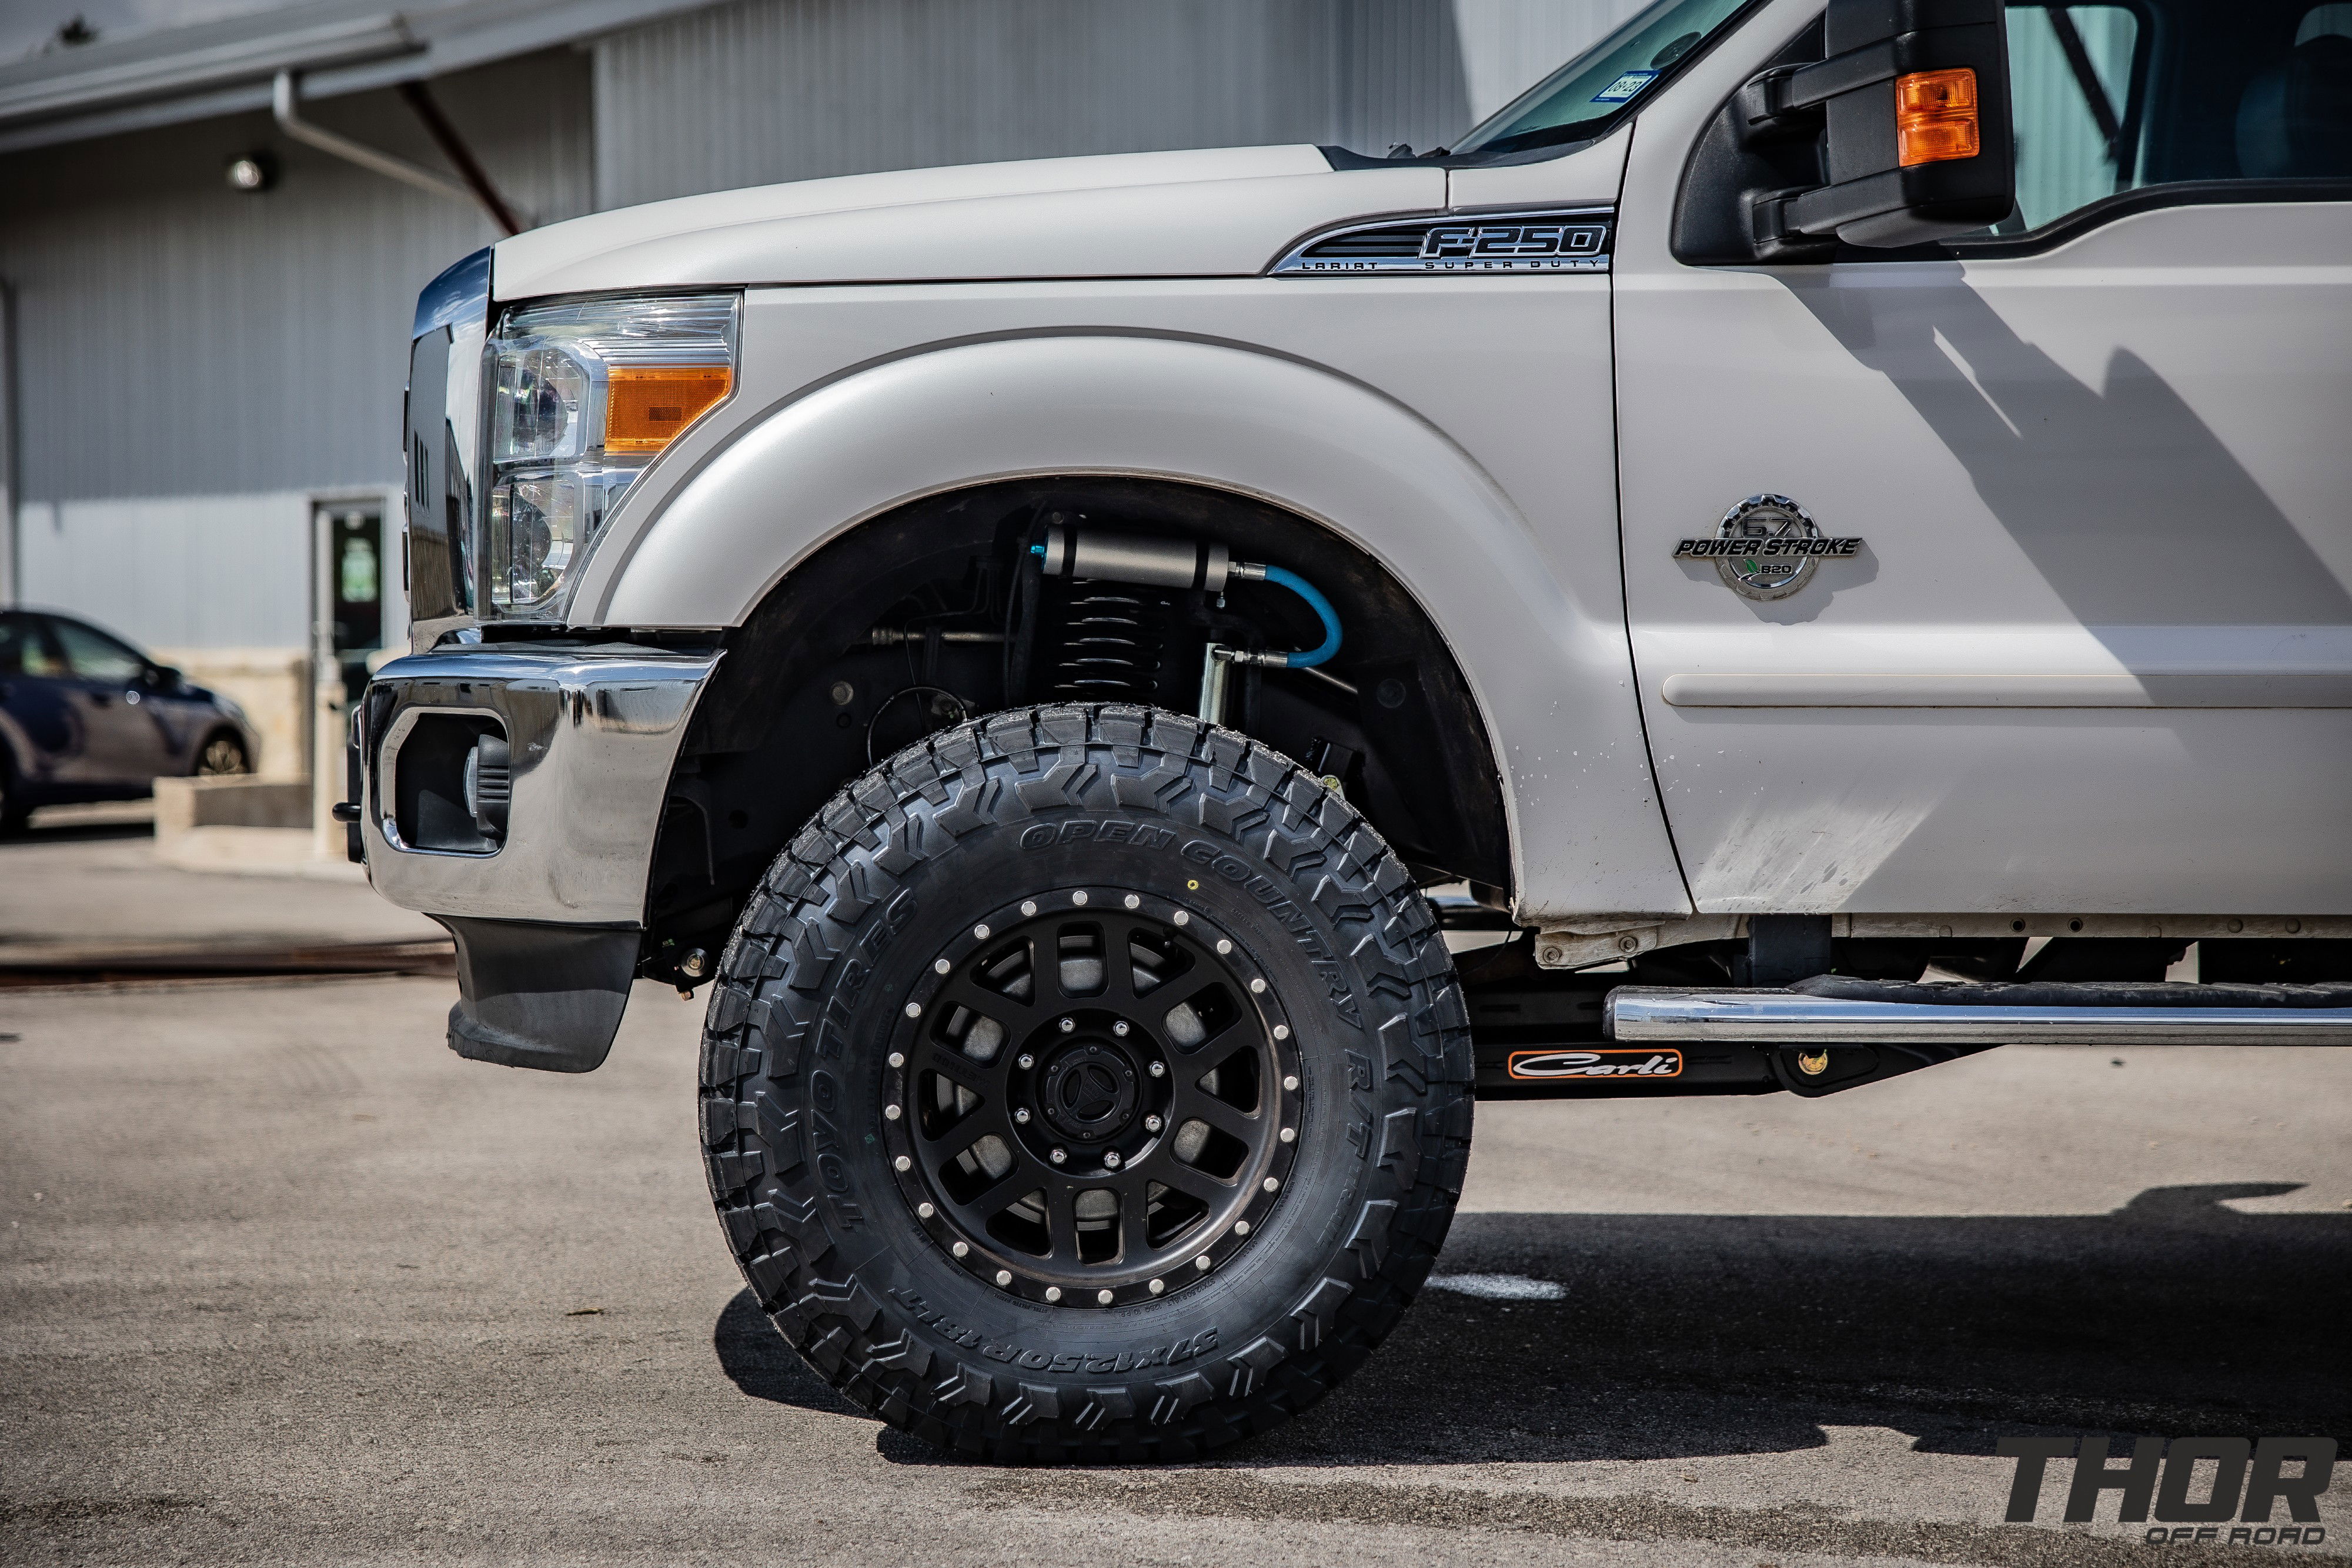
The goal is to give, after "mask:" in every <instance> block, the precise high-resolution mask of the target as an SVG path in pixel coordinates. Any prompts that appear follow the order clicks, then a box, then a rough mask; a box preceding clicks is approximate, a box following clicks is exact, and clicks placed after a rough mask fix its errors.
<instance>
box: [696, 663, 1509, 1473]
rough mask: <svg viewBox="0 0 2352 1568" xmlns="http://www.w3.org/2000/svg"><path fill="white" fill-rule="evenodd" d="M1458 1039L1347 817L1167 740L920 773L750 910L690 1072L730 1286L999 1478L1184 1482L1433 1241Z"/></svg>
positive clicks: (1351, 1352)
mask: <svg viewBox="0 0 2352 1568" xmlns="http://www.w3.org/2000/svg"><path fill="white" fill-rule="evenodd" d="M1470 1082H1471V1057H1470V1038H1469V1030H1468V1027H1467V1015H1466V1012H1465V1009H1464V1005H1463V1001H1462V996H1461V992H1460V990H1459V988H1457V986H1456V984H1455V981H1454V969H1453V964H1452V961H1451V959H1450V957H1449V956H1448V955H1447V952H1446V948H1445V945H1444V939H1443V937H1442V935H1441V934H1440V932H1439V931H1438V929H1437V926H1436V922H1435V919H1434V917H1433V915H1432V914H1431V912H1430V909H1429V906H1428V904H1427V903H1426V902H1425V901H1424V900H1423V898H1422V896H1421V894H1420V893H1419V892H1418V890H1416V889H1415V887H1414V886H1413V884H1412V878H1411V877H1410V876H1408V875H1407V873H1405V870H1404V868H1403V867H1402V864H1400V863H1399V862H1398V861H1397V860H1396V858H1395V857H1394V856H1393V855H1392V854H1391V852H1390V851H1389V848H1388V846H1387V845H1386V844H1385V843H1384V842H1383V841H1381V838H1380V837H1379V835H1378V834H1376V833H1375V832H1374V831H1372V829H1371V828H1370V826H1369V825H1368V824H1366V823H1365V821H1363V819H1362V818H1360V816H1358V815H1357V814H1356V812H1355V811H1354V810H1353V809H1351V808H1350V807H1349V805H1348V803H1347V802H1346V801H1345V800H1343V799H1341V798H1340V797H1339V795H1338V794H1336V793H1334V792H1332V791H1331V790H1329V789H1326V788H1325V787H1324V786H1323V785H1322V784H1321V783H1319V782H1318V780H1317V779H1314V778H1313V777H1312V776H1311V775H1309V774H1307V772H1306V771H1305V770H1304V769H1302V768H1298V767H1297V765H1296V764H1294V763H1292V762H1290V761H1289V760H1287V759H1286V758H1283V757H1281V756H1279V755H1277V754H1276V753H1274V752H1272V751H1269V750H1267V749H1266V748H1265V747H1262V746H1260V745H1258V744H1256V743H1255V742H1254V741H1251V740H1249V739H1247V738H1246V737H1242V736H1239V735H1235V734H1233V733H1232V732H1230V731H1226V730H1223V729H1217V728H1213V727H1209V726H1207V725H1204V724H1202V723H1200V722H1198V721H1196V720H1194V719H1192V718H1188V717H1184V716H1180V715H1176V714H1171V713H1166V712H1160V711H1158V710H1152V709H1145V708H1133V707H1091V706H1089V707H1075V706H1071V707H1045V708H1037V709H1032V710H1027V711H1023V712H1013V713H1006V714H1000V715H996V716H992V717H989V718H986V719H982V720H978V721H975V722H972V723H969V724H964V725H961V726H958V727H954V728H951V729H948V730H944V731H941V732H940V733H939V734H937V735H934V736H932V737H929V739H928V740H925V741H923V742H921V743H919V744H918V745H917V746H915V747H910V748H908V750H906V751H903V752H900V753H899V754H898V756H896V757H894V758H891V759H890V760H889V761H887V762H886V763H885V764H883V765H882V766H881V767H879V768H876V769H874V770H873V771H872V772H870V773H868V774H866V776H865V777H864V778H862V779H859V780H857V781H856V783H855V784H853V785H852V786H850V787H849V789H846V790H845V791H844V792H843V793H842V794H841V795H839V796H836V797H835V799H834V800H833V801H832V802H831V803H830V804H829V805H827V806H826V807H825V809H824V810H823V811H821V812H820V813H819V814H818V816H817V818H816V820H815V821H813V822H812V823H810V824H809V826H808V827H807V828H806V829H804V830H803V831H802V833H801V834H800V836H799V837H798V838H797V839H795V840H794V841H793V843H792V845H791V846H790V847H789V848H788V849H787V850H786V851H785V852H784V853H783V854H782V855H781V856H780V857H778V859H777V861H776V862H775V864H774V866H773V867H772V869H771V870H770V871H769V873H768V874H767V877H766V878H765V880H764V881H763V882H762V883H761V885H760V886H759V888H758V889H757V890H756V891H755V893H754V894H753V895H752V897H751V900H750V902H749V903H748V904H747V905H746V906H745V908H744V911H743V915H742V918H741V921H740V924H739V925H737V927H736V931H735V935H734V937H733V939H732V940H731V942H730V944H729V946H728V949H727V952H726V955H725V956H724V958H723V960H722V962H721V965H720V970H719V984H718V986H717V988H716V990H715V992H714V994H713V996H712V998H711V1000H710V1005H709V1016H708V1019H707V1025H706V1030H705V1033H704V1038H703V1052H702V1083H703V1085H704V1087H703V1090H702V1112H703V1132H704V1141H705V1146H706V1151H707V1155H708V1166H709V1176H710V1186H711V1192H712V1196H713V1197H714V1198H715V1199H716V1200H717V1203H718V1207H719V1219H720V1222H721V1224H722V1225H723V1227H724V1228H725V1231H726V1234H727V1237H728V1239H729V1241H730V1244H731V1246H732V1248H733V1249H734V1252H735V1255H736V1258H737V1260H738V1261H739V1262H740V1265H741V1267H742V1270H743V1273H744V1277H745V1279H746V1280H748V1281H750V1283H751V1287H752V1289H753V1291H755V1292H756V1293H757V1295H758V1297H759V1300H760V1304H761V1309H762V1310H763V1311H765V1312H768V1313H769V1314H770V1315H771V1316H772V1319H773V1321H774V1322H775V1323H776V1325H777V1327H778V1328H779V1329H781V1330H782V1333H784V1335H785V1337H786V1338H787V1339H789V1340H790V1341H791V1342H792V1343H793V1345H795V1346H796V1347H798V1349H799V1350H800V1352H801V1354H803V1356H804V1357H806V1358H807V1360H808V1361H809V1363H810V1364H811V1365H812V1366H814V1368H815V1369H816V1370H817V1371H818V1372H819V1373H820V1374H821V1375H824V1377H825V1378H827V1379H828V1380H829V1381H830V1382H831V1383H832V1384H833V1385H834V1386H835V1387H836V1388H838V1389H840V1390H841V1391H842V1392H843V1393H844V1394H845V1395H846V1396H848V1397H850V1398H851V1399H853V1400H855V1401H856V1402H857V1403H858V1404H859V1405H861V1406H864V1407H865V1408H866V1409H868V1410H870V1411H872V1412H874V1413H875V1414H876V1415H877V1416H881V1417H882V1418H883V1419H885V1420H887V1421H888V1422H889V1423H891V1424H892V1425H893V1426H896V1427H900V1428H902V1429H904V1430H906V1431H908V1432H911V1433H914V1434H916V1435H917V1436H919V1437H924V1438H926V1439H928V1440H929V1441H930V1442H932V1443H935V1444H937V1445H939V1446H940V1447H941V1448H950V1449H953V1450H957V1451H961V1452H963V1453H967V1454H971V1455H976V1456H982V1457H985V1458H993V1459H1003V1460H1024V1461H1062V1462H1073V1461H1087V1460H1104V1459H1155V1458H1158V1459H1171V1458H1188V1457H1191V1456H1193V1455H1196V1454H1200V1453H1202V1452H1205V1451H1206V1450H1209V1449H1211V1448H1217V1447H1219V1446H1220V1445H1222V1444H1224V1443H1228V1442H1231V1441H1233V1440H1234V1439H1235V1438H1237V1437H1244V1436H1245V1435H1247V1434H1249V1433H1252V1432H1257V1431H1263V1430H1265V1429H1266V1428H1267V1427H1272V1426H1275V1425H1276V1424H1277V1423H1279V1422H1281V1421H1283V1420H1285V1419H1286V1418H1287V1417H1289V1416H1292V1415H1294V1414H1296V1413H1297V1411H1298V1410H1300V1409H1302V1408H1304V1407H1305V1406H1307V1405H1309V1404H1312V1403H1313V1402H1314V1401H1315V1400H1317V1399H1318V1398H1320V1397H1321V1396H1323V1395H1324V1394H1326V1393H1328V1391H1329V1390H1330V1389H1331V1387H1332V1386H1333V1385H1335V1384H1336V1383H1337V1382H1338V1381H1339V1379H1340V1378H1341V1377H1343V1376H1345V1375H1347V1374H1348V1373H1349V1372H1350V1371H1352V1370H1353V1369H1354V1368H1355V1367H1356V1366H1357V1365H1358V1364H1360V1363H1361V1362H1362V1361H1363V1360H1364V1358H1365V1356H1366V1355H1367V1354H1370V1351H1371V1349H1372V1348H1373V1346H1375V1345H1376V1344H1378V1343H1379V1342H1380V1341H1381V1338H1382V1337H1383V1336H1385V1335H1386V1334H1387V1333H1388V1332H1389V1331H1390V1329H1391V1328H1392V1327H1393V1326H1394V1325H1395V1323H1396V1322H1397V1320H1398V1317H1399V1315H1400V1314H1401V1313H1402V1312H1403V1311H1404V1308H1405V1306H1406V1305H1407V1304H1408V1303H1409V1302H1410V1301H1411V1300H1412V1296H1413V1293H1414V1292H1415V1291H1417V1290H1418V1289H1419V1288H1420V1286H1421V1283H1422V1281H1423V1279H1424V1278H1425V1277H1426V1275H1427V1273H1428V1271H1429V1268H1430V1264H1431V1262H1432V1261H1433V1260H1434V1258H1435V1257H1436V1255H1437V1249H1438V1247H1439V1245H1440V1243H1441V1242H1443V1240H1444V1236H1445V1230H1446V1227H1447V1225H1448V1223H1449V1222H1450V1220H1451V1219H1452V1217H1453V1213H1454V1199H1455V1197H1456V1196H1457V1195H1458V1194H1459V1192H1460V1190H1461V1182H1462V1173H1463V1167H1464V1165H1465V1161H1466V1159H1467V1157H1468V1153H1469V1139H1470V1121H1471V1092H1470Z"/></svg>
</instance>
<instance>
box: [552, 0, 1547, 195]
mask: <svg viewBox="0 0 2352 1568" xmlns="http://www.w3.org/2000/svg"><path fill="white" fill-rule="evenodd" d="M1522 3H1524V0H1522ZM595 59H596V91H595V98H596V147H597V168H596V198H597V202H598V204H599V205H601V206H607V207H611V206H624V205H627V204H631V203H635V202H644V201H652V200H656V199H659V198H661V197H664V196H673V195H684V194H688V193H698V192H702V191H715V190H725V189H729V188H730V187H734V186H739V185H756V184H767V183H773V182H776V181H782V180H804V179H810V178H814V177H818V176H823V175H827V174H847V173H858V172H866V171H869V170H878V169H911V168H923V167H927V166H930V165H935V164H941V163H975V162H996V161H999V160H1004V159H1015V158H1050V157H1062V156H1067V155H1071V154H1076V153H1089V152H1151V151H1158V150H1161V149H1168V148H1180V147H1204V146H1212V147H1213V146H1242V145H1251V144H1257V143H1265V142H1299V141H1305V142H1318V143H1319V142H1334V143H1339V144H1340V145H1344V146H1350V147H1354V148H1357V149H1359V150H1361V151H1371V152H1385V151H1386V150H1387V149H1388V147H1389V146H1390V145H1391V144H1392V143H1394V142H1398V141H1409V142H1412V144H1413V145H1415V146H1417V147H1422V148H1427V147H1430V146H1433V145H1435V144H1436V143H1438V142H1440V141H1443V140H1444V139H1445V138H1448V137H1451V136H1453V135H1454V134H1456V133H1458V132H1459V131H1462V130H1464V129H1465V128H1466V127H1467V126H1468V124H1469V123H1470V120H1471V114H1470V109H1469V99H1468V95H1467V87H1466V82H1465V76H1464V72H1463V62H1462V55H1461V50H1460V47H1459V43H1458V34H1457V31H1456V28H1455V25H1454V5H1453V4H1452V0H1165V3H1162V4H1157V5H1139V4H1132V3H1116V4H1105V3H1104V0H736V3H735V4H731V5H720V6H717V7H715V8H713V9H711V10H709V11H703V12H698V13H697V14H695V15H693V16H683V17H679V18H677V19H676V20H674V21H670V22H666V23H661V24H657V25H656V26H649V27H643V28H639V29H637V30H636V31H635V32H631V33H625V34H622V35H620V36H618V37H611V38H606V39H604V40H602V41H600V42H599V43H598V44H597V45H596V47H595Z"/></svg>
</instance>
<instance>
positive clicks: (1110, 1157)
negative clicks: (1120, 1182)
mask: <svg viewBox="0 0 2352 1568" xmlns="http://www.w3.org/2000/svg"><path fill="white" fill-rule="evenodd" d="M1103 1169H1105V1170H1107V1171H1115V1170H1117V1169H1118V1150H1117V1149H1112V1150H1110V1151H1109V1152H1108V1153H1107V1154H1105V1155H1103Z"/></svg>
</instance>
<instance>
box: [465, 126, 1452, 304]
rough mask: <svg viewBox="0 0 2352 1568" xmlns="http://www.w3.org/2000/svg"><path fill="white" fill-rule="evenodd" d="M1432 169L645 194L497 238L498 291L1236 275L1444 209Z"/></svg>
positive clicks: (1216, 164) (1314, 158) (1293, 154)
mask: <svg viewBox="0 0 2352 1568" xmlns="http://www.w3.org/2000/svg"><path fill="white" fill-rule="evenodd" d="M1445 192H1446V187H1445V172H1444V170H1442V169H1435V168H1430V167H1427V166H1414V165H1407V166H1404V167H1400V168H1394V169H1360V170H1349V171H1346V172H1335V171H1334V170H1333V169H1332V168H1331V166H1330V164H1329V162H1328V161H1327V160H1326V159H1325V158H1324V156H1323V154H1322V153H1321V152H1319V151H1318V150H1317V149H1315V148H1313V147H1233V148H1224V149H1221V150H1216V151H1211V152H1130V153H1120V154H1117V155H1113V156H1109V157H1096V158H1052V159H1041V160H1037V161H1034V162H1021V163H974V164H966V165H963V166H961V167H958V168H949V169H909V170H904V171H900V172H892V173H887V174H853V175H848V176H845V177H843V178H840V179H832V180H804V181H801V182H799V183H794V184H789V185H765V186H760V187H756V188H754V189H751V190H745V191H721V192H718V193H713V194H711V195H707V196H687V197H683V198H681V199H679V200H677V201H672V202H656V203H653V204H649V205H646V206H641V207H626V208H623V209H621V210H620V211H617V212H610V213H598V214H594V215H593V216H590V217H584V218H574V219H572V220H571V221H570V222H568V223H561V224H551V225H549V226H548V227H546V228H543V229H534V230H532V231H531V232H530V233H529V234H523V235H516V236H515V237H514V238H512V239H509V240H505V241H502V242H500V244H499V246H498V252H497V260H496V262H495V264H494V265H493V266H492V267H491V279H492V286H493V287H494V289H495V291H496V297H497V298H499V299H501V300H507V299H528V298H537V297H540V296H542V295H550V294H572V293H592V292H602V291H604V290H613V289H640V288H681V287H711V286H720V285H730V284H763V283H767V284H792V283H907V282H919V281H930V282H940V281H959V280H979V279H986V278H1030V277H1036V278H1045V277H1247V276H1250V275H1252V274H1255V273H1257V272H1261V271H1263V270H1264V269H1265V267H1266V265H1267V264H1268V263H1269V262H1271V261H1273V260H1274V259H1275V257H1276V256H1277V255H1279V254H1280V253H1281V252H1282V251H1283V250H1285V249H1286V247H1287V246H1289V245H1290V244H1291V242H1293V241H1294V240H1296V239H1297V238H1298V237H1299V236H1300V235H1305V234H1307V233H1309V232H1311V231H1313V230H1316V229H1320V228H1324V227H1328V226H1329V225H1333V224H1339V223H1346V222H1349V220H1352V219H1357V218H1367V217H1380V216H1384V215H1386V214H1394V213H1427V212H1436V211H1440V210H1442V209H1443V208H1444V205H1445Z"/></svg>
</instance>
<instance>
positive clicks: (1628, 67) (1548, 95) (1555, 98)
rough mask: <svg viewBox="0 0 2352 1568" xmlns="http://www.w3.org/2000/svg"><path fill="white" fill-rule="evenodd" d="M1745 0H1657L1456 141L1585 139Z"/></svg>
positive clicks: (1468, 149)
mask: <svg viewBox="0 0 2352 1568" xmlns="http://www.w3.org/2000/svg"><path fill="white" fill-rule="evenodd" d="M1747 5H1748V0H1658V3H1657V4H1656V5H1651V6H1649V7H1647V8H1645V9H1644V10H1643V11H1642V13H1641V14H1640V15H1638V16H1635V17H1634V18H1633V20H1632V21H1630V22H1627V23H1626V24H1625V25H1624V26H1622V27H1620V28H1618V29H1617V30H1616V31H1615V32H1613V33H1612V34H1610V35H1609V36H1608V37H1605V38H1603V39H1601V41H1600V42H1599V43H1597V44H1595V45H1593V46H1592V47H1591V48H1589V49H1587V50H1585V51H1584V53H1582V54H1580V55H1579V56H1577V57H1576V58H1574V59H1572V60H1570V61H1569V62H1568V64H1566V65H1564V66H1562V67H1560V68H1559V69H1558V70H1556V71H1554V72H1552V73H1551V75H1549V76H1548V77H1546V78H1544V79H1543V80H1541V81H1539V82H1538V83H1537V84H1536V85H1535V86H1534V87H1532V88H1529V89H1528V90H1527V91H1526V92H1524V93H1521V94H1520V95H1519V96H1518V97H1517V98H1516V99H1513V100H1512V101H1511V102H1510V103H1508V104H1507V105H1505V106H1504V108H1503V109H1502V110H1501V112H1499V113H1497V114H1496V115H1494V116H1493V117H1492V118H1490V119H1488V120H1486V122H1485V123H1484V124H1481V125H1480V126H1478V127H1477V129H1475V130H1474V131H1471V132H1470V134H1469V135H1467V136H1465V137H1464V138H1463V139H1462V140H1461V141H1457V142H1455V143H1454V155H1455V156H1456V157H1459V156H1461V155H1463V154H1465V153H1472V152H1476V153H1484V154H1486V155H1487V156H1489V157H1493V156H1496V155H1498V154H1502V153H1507V152H1526V151H1528V149H1530V148H1536V147H1558V146H1561V145H1563V144H1565V143H1567V142H1570V141H1590V140H1591V139H1592V138H1593V137H1596V136H1599V135H1601V133H1602V132H1603V131H1607V130H1608V129H1609V127H1610V125H1611V124H1612V122H1613V121H1615V120H1618V119H1619V118H1620V117H1621V116H1623V115H1625V114H1628V113H1630V112H1632V110H1633V107H1634V105H1635V104H1637V103H1638V102H1640V101H1641V99H1642V96H1643V94H1644V93H1646V92H1647V91H1648V90H1649V89H1650V88H1651V87H1652V86H1653V85H1654V84H1655V83H1656V82H1657V81H1658V80H1659V78H1662V77H1664V75H1665V74H1666V73H1667V72H1668V71H1669V70H1670V69H1672V68H1673V67H1674V64H1675V61H1677V60H1680V59H1682V58H1684V57H1686V56H1688V55H1689V54H1691V53H1692V52H1693V51H1694V50H1696V49H1697V48H1698V47H1700V46H1701V45H1702V44H1704V43H1706V41H1707V40H1708V39H1709V38H1710V37H1714V36H1715V35H1716V34H1717V33H1718V32H1720V31H1722V30H1723V27H1724V26H1725V25H1726V24H1727V23H1728V22H1729V21H1730V20H1731V18H1732V17H1733V16H1737V15H1738V13H1739V12H1740V11H1741V10H1743V9H1745V8H1746V6H1747Z"/></svg>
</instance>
